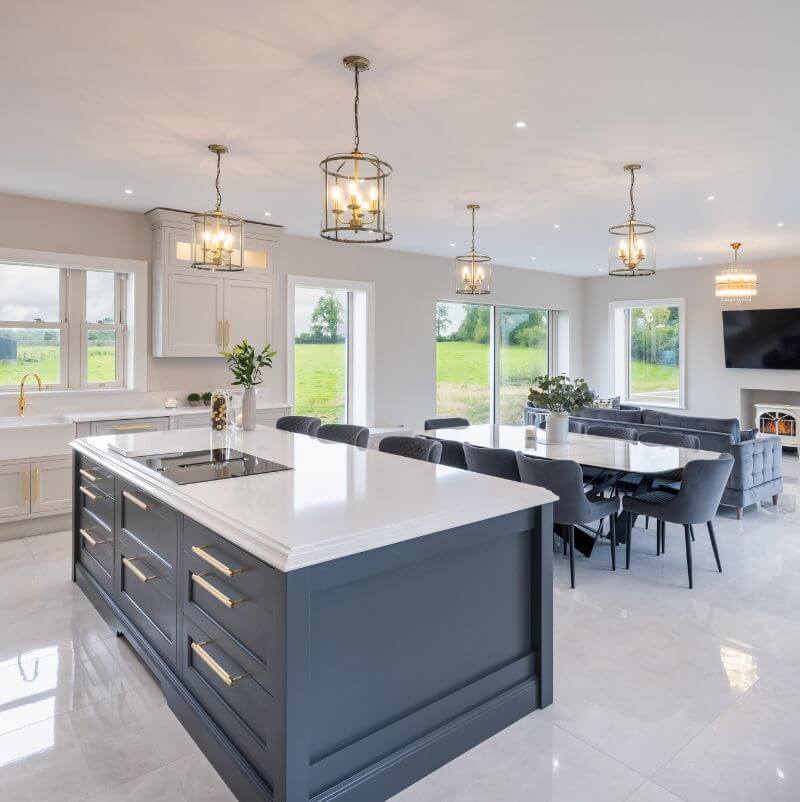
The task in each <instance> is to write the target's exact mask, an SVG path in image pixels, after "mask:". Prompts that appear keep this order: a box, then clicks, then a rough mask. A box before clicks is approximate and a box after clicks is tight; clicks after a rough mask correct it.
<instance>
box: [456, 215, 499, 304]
mask: <svg viewBox="0 0 800 802" xmlns="http://www.w3.org/2000/svg"><path fill="white" fill-rule="evenodd" d="M480 208H481V207H480V206H478V204H477V203H470V204H469V205H468V206H467V209H469V210H470V211H471V213H472V247H471V248H470V251H469V253H466V254H464V255H463V256H456V258H455V292H456V295H488V294H489V293H490V292H491V291H492V259H491V257H490V256H485V255H483V254H481V253H478V252H477V251H476V250H475V211H476V210H477V209H480Z"/></svg>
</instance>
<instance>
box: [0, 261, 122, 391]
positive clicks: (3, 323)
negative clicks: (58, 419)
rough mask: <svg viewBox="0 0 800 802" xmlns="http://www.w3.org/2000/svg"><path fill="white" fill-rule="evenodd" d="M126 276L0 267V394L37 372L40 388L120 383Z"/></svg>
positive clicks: (48, 267)
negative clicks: (0, 292) (0, 288)
mask: <svg viewBox="0 0 800 802" xmlns="http://www.w3.org/2000/svg"><path fill="white" fill-rule="evenodd" d="M125 285H126V275H125V274H121V273H113V272H110V271H100V270H82V269H75V268H64V267H57V266H52V265H46V266H45V265H31V264H11V263H0V287H2V296H0V388H6V389H8V388H15V387H16V386H18V385H19V383H20V381H21V379H22V377H23V376H24V375H25V374H26V373H38V374H39V376H40V377H41V379H42V383H43V385H45V386H46V387H47V389H77V388H82V387H118V386H121V385H122V383H123V373H124V370H123V367H124V358H123V357H124V350H125V344H124V340H125V309H126V304H125Z"/></svg>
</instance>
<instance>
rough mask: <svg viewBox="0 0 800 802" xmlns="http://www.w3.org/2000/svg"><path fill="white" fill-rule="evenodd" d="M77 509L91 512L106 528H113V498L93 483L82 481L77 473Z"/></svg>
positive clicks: (80, 511) (81, 512)
mask: <svg viewBox="0 0 800 802" xmlns="http://www.w3.org/2000/svg"><path fill="white" fill-rule="evenodd" d="M78 511H79V513H80V514H83V512H84V511H86V512H89V513H91V515H92V517H93V518H96V519H97V520H98V521H100V523H101V524H103V526H105V527H106V529H112V530H113V529H114V499H113V497H111V496H107V495H106V494H105V493H103V492H102V491H101V490H98V488H96V487H95V486H94V485H91V484H89V483H88V482H85V481H83V478H82V477H81V475H80V474H78Z"/></svg>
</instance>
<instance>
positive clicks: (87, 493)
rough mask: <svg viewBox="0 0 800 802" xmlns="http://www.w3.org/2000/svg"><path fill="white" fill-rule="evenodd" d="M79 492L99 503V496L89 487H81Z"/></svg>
mask: <svg viewBox="0 0 800 802" xmlns="http://www.w3.org/2000/svg"><path fill="white" fill-rule="evenodd" d="M78 490H80V491H81V493H83V495H84V496H86V497H87V498H90V499H91V500H92V501H97V496H96V495H95V494H94V493H92V491H91V490H89V488H88V487H84V486H83V485H80V486H79V487H78Z"/></svg>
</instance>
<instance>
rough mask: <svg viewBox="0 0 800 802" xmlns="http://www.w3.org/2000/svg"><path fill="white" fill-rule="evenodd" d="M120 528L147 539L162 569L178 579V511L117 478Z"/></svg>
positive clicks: (171, 578) (172, 578) (152, 555)
mask: <svg viewBox="0 0 800 802" xmlns="http://www.w3.org/2000/svg"><path fill="white" fill-rule="evenodd" d="M117 504H119V508H120V519H119V520H120V530H121V531H122V532H124V533H126V534H128V535H131V536H132V537H134V538H135V539H136V540H138V541H140V542H141V543H143V544H144V545H145V546H146V547H147V549H148V550H149V551H150V552H151V557H153V558H154V559H156V560H157V561H159V562H160V563H161V566H160V567H159V570H160V571H161V573H164V572H166V573H168V574H169V577H170V580H171V581H172V582H174V581H175V565H176V562H177V559H178V514H177V513H176V512H175V511H174V510H171V509H170V508H169V507H167V506H165V505H164V504H162V503H161V502H160V501H157V500H156V499H154V498H153V497H152V496H150V495H148V494H147V493H143V492H142V491H141V490H139V489H138V488H136V487H134V486H133V485H129V484H127V483H126V482H122V481H120V482H117Z"/></svg>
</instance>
